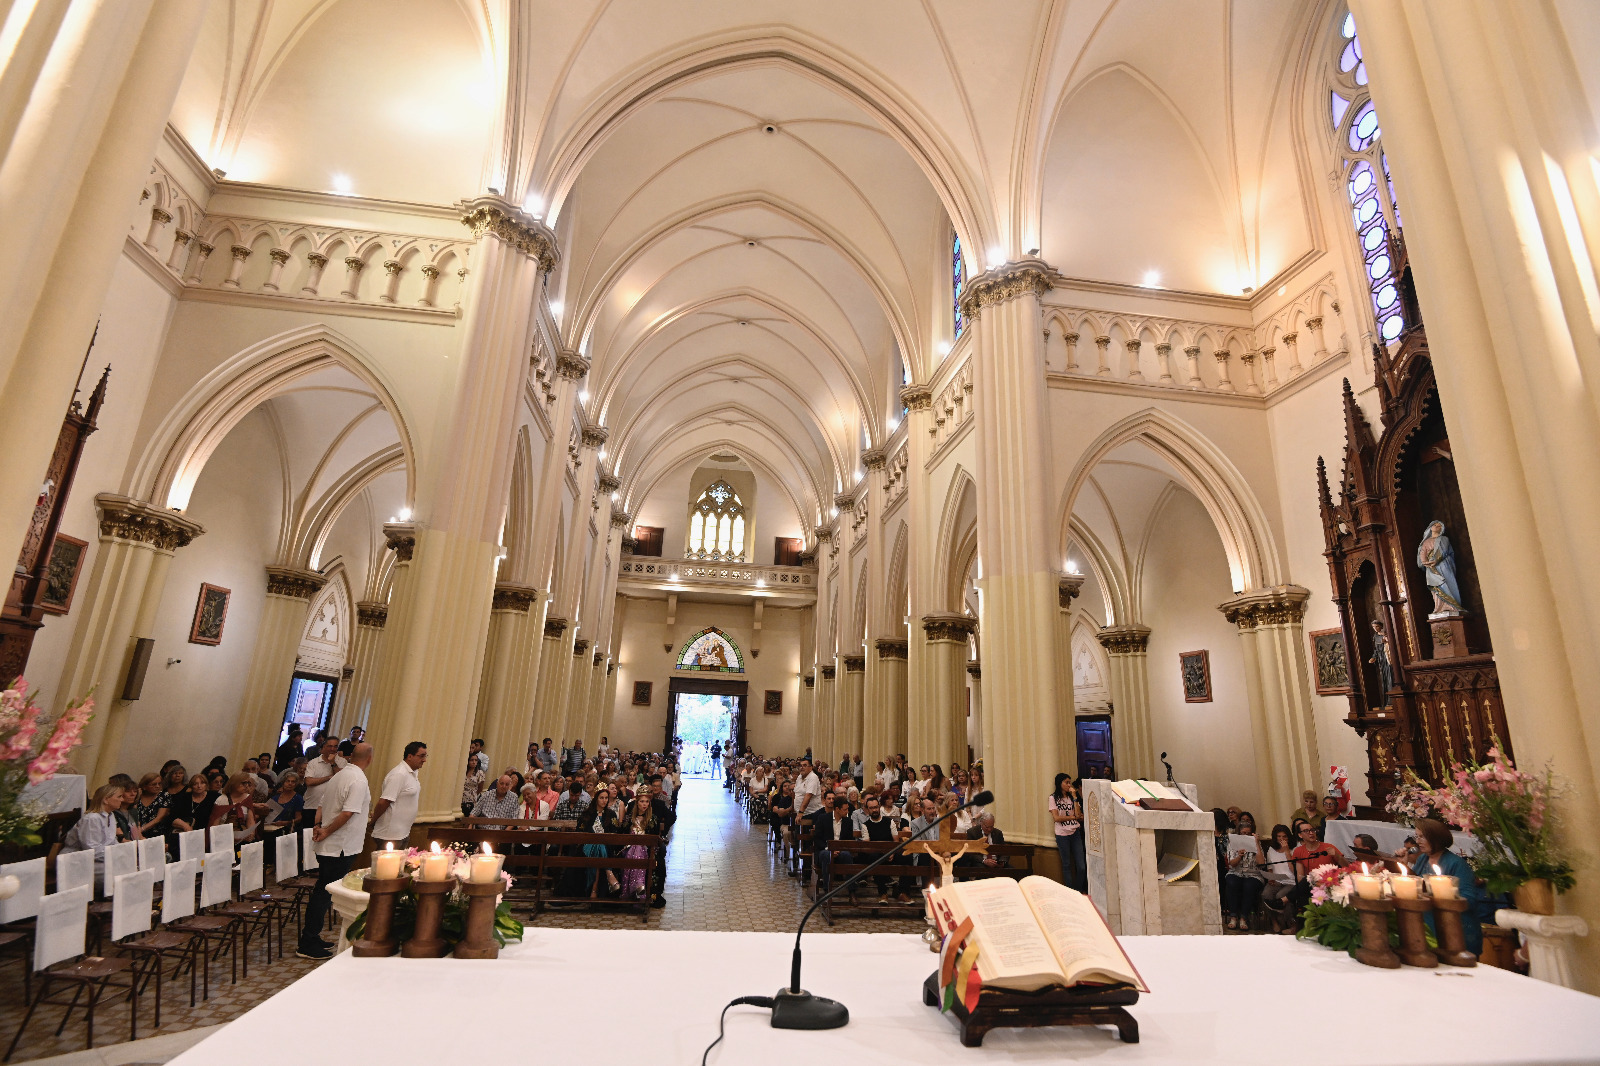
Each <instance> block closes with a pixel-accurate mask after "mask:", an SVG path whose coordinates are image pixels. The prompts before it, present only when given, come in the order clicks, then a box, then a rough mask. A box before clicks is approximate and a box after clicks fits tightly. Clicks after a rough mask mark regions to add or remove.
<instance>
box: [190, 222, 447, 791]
mask: <svg viewBox="0 0 1600 1066" xmlns="http://www.w3.org/2000/svg"><path fill="white" fill-rule="evenodd" d="M306 264H307V270H306V283H305V284H304V285H302V286H300V291H301V292H302V293H304V294H305V295H307V296H318V295H321V294H320V292H319V291H318V290H319V289H320V288H321V287H322V272H323V271H324V270H326V269H328V257H327V256H325V255H323V254H322V253H321V252H307V253H306ZM197 280H198V279H197ZM461 765H463V766H465V765H466V761H465V760H463V761H462V764H461Z"/></svg>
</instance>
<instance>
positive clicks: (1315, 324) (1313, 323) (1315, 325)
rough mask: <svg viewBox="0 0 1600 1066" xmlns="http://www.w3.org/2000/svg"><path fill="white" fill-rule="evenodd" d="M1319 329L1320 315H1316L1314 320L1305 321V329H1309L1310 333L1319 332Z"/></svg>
mask: <svg viewBox="0 0 1600 1066" xmlns="http://www.w3.org/2000/svg"><path fill="white" fill-rule="evenodd" d="M1321 328H1322V316H1321V315H1318V316H1317V317H1316V318H1308V319H1306V329H1309V330H1310V331H1311V332H1312V333H1315V332H1316V331H1317V330H1319V329H1321Z"/></svg>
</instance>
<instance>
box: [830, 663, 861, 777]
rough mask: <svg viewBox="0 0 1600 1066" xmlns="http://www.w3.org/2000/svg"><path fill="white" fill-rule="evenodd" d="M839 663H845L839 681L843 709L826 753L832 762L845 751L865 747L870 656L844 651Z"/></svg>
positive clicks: (856, 750)
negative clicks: (863, 732) (864, 706)
mask: <svg viewBox="0 0 1600 1066" xmlns="http://www.w3.org/2000/svg"><path fill="white" fill-rule="evenodd" d="M839 665H840V666H842V667H844V678H843V679H842V680H841V681H840V683H839V689H838V693H839V710H838V713H837V714H835V716H834V722H835V724H836V726H837V728H836V730H835V731H834V736H833V749H830V750H829V751H827V752H826V753H823V754H825V756H826V758H827V759H828V761H829V762H833V760H835V759H837V758H838V757H839V755H840V753H842V752H846V751H848V752H850V753H851V754H856V753H858V752H860V753H861V754H862V756H863V758H864V757H865V752H863V751H862V735H861V725H862V723H861V710H862V700H863V699H864V698H865V696H866V682H867V676H866V669H867V658H866V656H864V655H841V656H840V657H839Z"/></svg>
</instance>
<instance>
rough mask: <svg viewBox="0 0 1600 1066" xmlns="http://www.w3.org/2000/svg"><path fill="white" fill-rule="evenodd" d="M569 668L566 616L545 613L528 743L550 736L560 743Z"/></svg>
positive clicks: (570, 641)
mask: <svg viewBox="0 0 1600 1066" xmlns="http://www.w3.org/2000/svg"><path fill="white" fill-rule="evenodd" d="M571 669H572V634H571V633H570V632H568V630H567V620H566V619H565V618H558V617H556V616H554V615H548V614H547V615H545V619H544V643H543V644H542V645H541V646H540V650H539V680H538V682H537V687H536V689H535V693H534V700H533V731H532V732H531V733H529V734H528V743H536V744H542V743H543V742H544V738H545V737H549V738H551V739H552V740H554V741H555V742H556V743H557V744H560V743H562V741H563V739H564V738H563V737H562V736H561V735H560V733H561V726H562V724H563V723H562V716H561V700H562V696H563V695H564V694H565V692H566V690H567V674H568V673H569V672H570V671H571ZM524 746H526V745H524Z"/></svg>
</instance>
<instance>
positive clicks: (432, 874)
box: [422, 840, 450, 881]
mask: <svg viewBox="0 0 1600 1066" xmlns="http://www.w3.org/2000/svg"><path fill="white" fill-rule="evenodd" d="M449 879H450V856H448V855H446V854H444V853H443V852H441V851H440V850H439V842H438V841H437V840H435V841H434V842H433V853H432V854H431V855H424V856H423V857H422V880H424V881H448V880H449Z"/></svg>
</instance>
